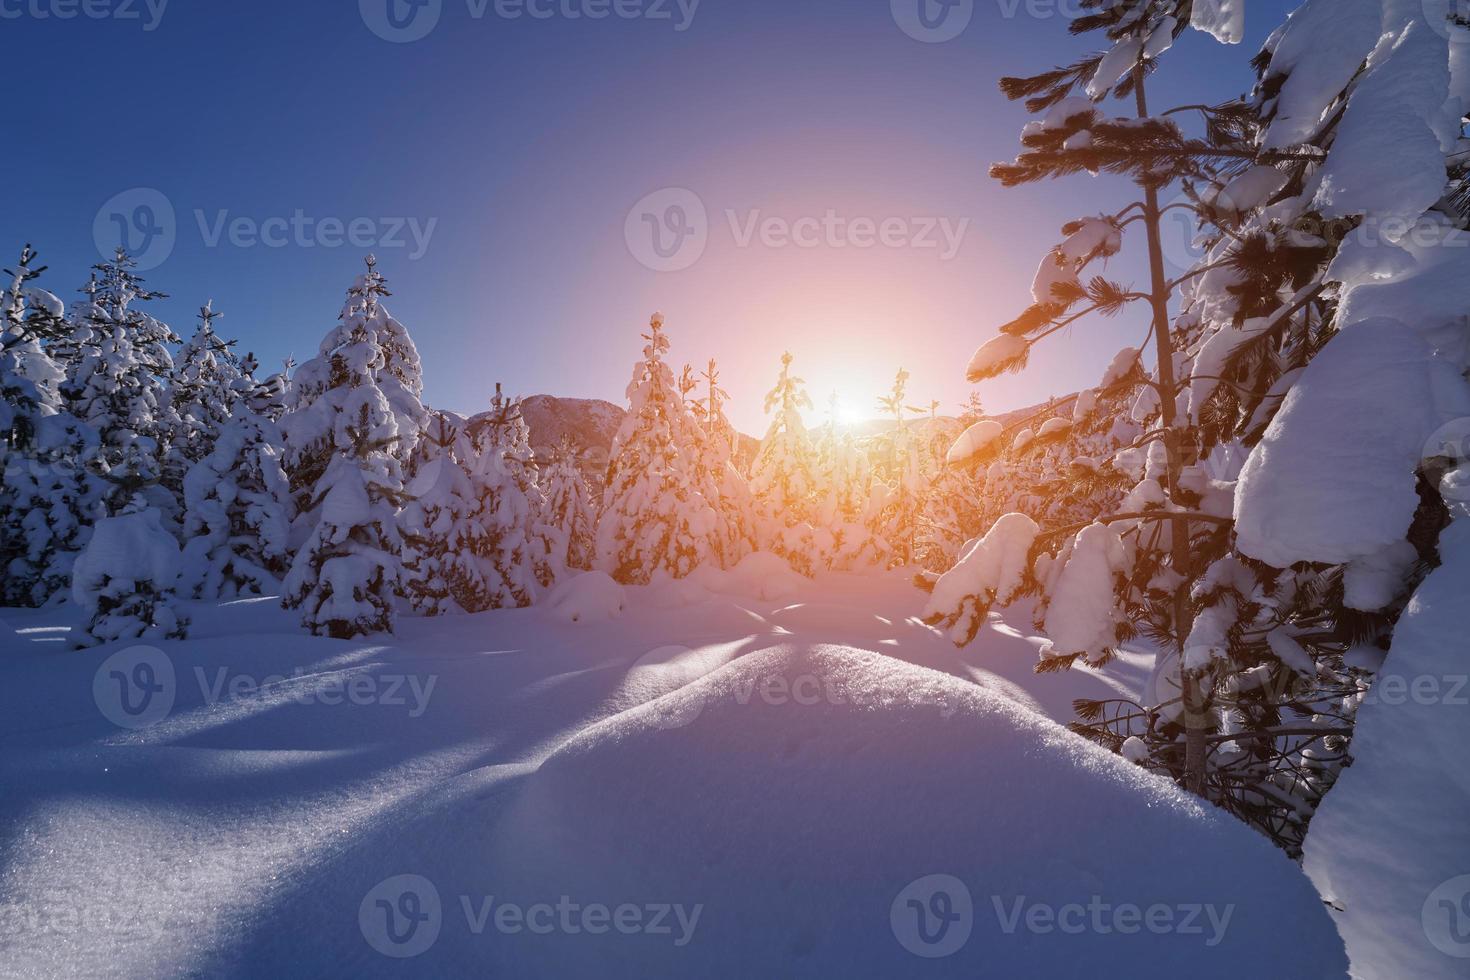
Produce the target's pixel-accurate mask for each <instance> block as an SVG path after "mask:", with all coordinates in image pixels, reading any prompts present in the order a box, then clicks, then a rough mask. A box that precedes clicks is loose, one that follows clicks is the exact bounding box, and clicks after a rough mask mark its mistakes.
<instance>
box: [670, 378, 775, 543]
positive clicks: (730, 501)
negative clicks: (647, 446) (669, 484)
mask: <svg viewBox="0 0 1470 980" xmlns="http://www.w3.org/2000/svg"><path fill="white" fill-rule="evenodd" d="M685 372H686V376H692V372H691V371H690V370H689V369H688V368H685ZM681 387H682V384H681ZM729 399H730V396H729V394H728V393H727V392H726V391H725V390H724V389H723V388H721V387H720V372H719V368H718V366H717V365H716V364H715V361H714V360H713V359H711V360H710V362H709V365H708V367H706V368H705V370H704V372H703V373H701V374H700V375H699V379H698V381H697V382H695V383H694V385H693V386H692V387H691V388H690V390H688V391H686V392H685V400H686V404H688V405H689V407H690V410H691V413H692V420H691V421H692V422H693V423H694V428H693V432H692V439H693V441H694V442H695V445H696V454H695V464H694V478H695V482H696V485H697V486H698V487H699V489H700V492H701V493H703V494H704V498H705V500H707V501H709V503H710V505H711V506H712V507H713V508H714V510H715V519H716V521H717V528H716V534H715V539H714V548H715V551H714V556H713V557H714V558H715V560H716V561H718V562H719V564H720V565H721V566H722V567H724V568H733V567H734V566H735V565H737V564H738V563H739V562H740V559H742V558H744V557H745V556H746V555H748V554H750V552H751V551H752V550H753V549H754V548H755V535H756V524H757V521H756V512H755V498H754V496H753V495H752V494H751V492H750V484H749V483H748V482H747V481H746V479H745V477H744V476H742V475H741V473H740V471H739V470H738V469H737V468H736V467H735V446H736V443H737V441H738V440H739V438H740V436H739V434H738V433H737V432H736V431H735V426H733V425H732V424H731V423H730V420H729V419H728V418H727V417H726V416H725V402H727V401H729Z"/></svg>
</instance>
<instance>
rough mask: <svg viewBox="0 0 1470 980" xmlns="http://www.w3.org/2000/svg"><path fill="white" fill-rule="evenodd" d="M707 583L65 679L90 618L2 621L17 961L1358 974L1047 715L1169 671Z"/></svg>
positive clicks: (658, 972) (866, 590)
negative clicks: (1052, 671) (586, 616)
mask: <svg viewBox="0 0 1470 980" xmlns="http://www.w3.org/2000/svg"><path fill="white" fill-rule="evenodd" d="M711 584H714V585H718V586H720V588H719V590H718V591H709V590H706V589H705V588H703V587H702V586H700V585H699V584H698V583H679V584H678V585H676V586H667V587H663V588H655V587H644V588H632V589H628V590H627V600H628V601H627V608H626V610H625V611H624V612H623V613H622V615H621V616H620V617H618V618H616V619H613V620H610V621H602V622H598V623H596V624H595V625H577V624H574V623H569V622H566V621H564V620H563V619H561V618H559V617H558V616H557V615H556V614H555V613H554V611H552V610H549V609H546V608H531V609H524V610H517V611H500V612H493V613H485V614H482V615H477V616H456V617H444V618H440V619H406V620H404V621H403V622H402V624H401V626H400V630H399V634H398V635H397V636H394V637H368V638H363V639H360V640H355V641H336V640H328V639H315V638H311V637H307V636H303V635H301V632H300V630H299V629H297V627H296V625H295V622H294V618H293V617H292V616H291V615H290V614H289V613H285V612H283V611H282V610H281V609H280V608H279V606H278V605H277V603H276V602H275V601H273V600H270V599H265V600H245V601H240V602H231V603H223V604H205V603H192V604H190V605H189V608H188V610H187V611H188V613H189V615H190V616H191V617H192V618H193V619H194V623H195V632H194V636H193V637H191V639H190V640H189V641H187V642H165V643H160V644H158V646H157V647H156V648H146V647H145V648H133V650H132V651H129V650H125V649H120V648H119V647H120V645H112V646H108V647H102V648H97V649H93V650H83V651H78V652H74V653H72V654H69V655H67V656H65V657H59V656H57V651H58V649H59V648H61V647H63V646H64V636H65V633H66V630H67V628H68V626H74V621H73V620H69V619H68V617H71V616H73V615H74V613H75V611H74V610H69V609H66V608H56V607H52V608H49V609H41V610H15V611H10V610H7V611H6V619H7V620H8V621H9V622H10V623H11V625H13V626H18V627H20V628H22V629H26V630H27V632H28V634H29V635H31V636H34V637H39V638H43V642H28V643H25V644H22V647H21V649H20V650H18V651H17V652H16V653H15V654H14V655H12V656H11V657H10V658H9V668H10V671H11V674H10V678H11V680H10V683H9V684H8V685H7V687H6V690H7V691H11V692H19V693H18V694H17V696H15V697H12V698H11V699H10V701H9V703H8V705H7V710H6V712H5V713H4V715H3V724H0V744H3V745H4V747H5V751H3V752H0V821H3V823H4V825H5V826H6V827H7V828H8V836H9V837H10V838H11V839H12V840H14V841H21V842H24V844H23V846H20V847H17V848H12V853H11V854H10V855H9V857H8V859H7V861H6V867H5V868H4V869H3V871H0V908H8V909H26V910H33V913H34V918H25V919H17V920H16V921H17V922H18V923H24V924H25V926H24V927H22V928H18V929H14V930H8V931H7V930H0V963H4V964H5V967H4V968H3V969H0V973H3V974H5V975H6V976H9V975H15V976H57V977H59V976H78V977H80V976H206V975H207V976H237V977H244V976H270V975H275V976H282V977H286V976H347V975H350V976H359V977H377V976H385V977H386V976H435V977H443V976H468V975H480V976H483V975H495V976H526V977H574V976H608V977H652V976H710V977H723V976H751V975H762V976H782V977H804V976H812V977H817V976H823V977H826V976H865V977H866V976H883V977H898V976H934V977H941V976H942V977H951V976H952V977H967V978H968V977H976V976H1043V977H1061V976H1079V977H1081V976H1087V977H1094V976H1190V977H1201V978H1204V977H1227V976H1230V977H1239V976H1261V977H1293V978H1296V977H1302V978H1308V977H1312V978H1315V977H1326V976H1339V977H1340V976H1342V975H1343V972H1344V969H1345V962H1344V953H1343V948H1342V943H1341V941H1340V940H1339V939H1338V938H1337V935H1336V933H1335V931H1334V929H1333V926H1332V923H1331V921H1330V919H1329V918H1328V914H1327V911H1326V909H1325V908H1324V906H1323V905H1322V903H1321V901H1320V900H1319V899H1318V897H1317V895H1316V893H1315V891H1314V890H1313V889H1312V888H1311V886H1310V885H1309V884H1308V882H1307V880H1306V878H1305V876H1304V875H1303V874H1302V873H1301V871H1300V870H1299V869H1298V868H1297V867H1295V866H1294V865H1293V864H1292V863H1291V862H1290V861H1288V860H1287V859H1286V858H1285V857H1284V856H1282V855H1281V854H1280V853H1279V852H1277V851H1275V850H1274V849H1273V848H1272V847H1271V845H1270V843H1269V842H1267V841H1266V840H1265V839H1264V838H1262V837H1260V836H1258V835H1256V834H1254V833H1253V832H1251V831H1250V830H1249V829H1248V828H1246V827H1245V826H1243V825H1241V824H1239V823H1238V822H1236V821H1234V820H1233V819H1231V818H1230V817H1228V816H1225V815H1223V814H1221V813H1220V812H1218V811H1216V810H1214V809H1212V808H1210V807H1207V806H1203V805H1201V804H1199V803H1198V802H1195V801H1193V800H1192V799H1190V798H1188V797H1186V796H1184V795H1183V794H1181V793H1180V792H1178V791H1177V790H1175V789H1174V788H1173V787H1172V786H1171V785H1170V784H1169V783H1167V782H1165V781H1162V780H1159V779H1156V778H1154V777H1151V776H1149V775H1147V774H1145V773H1144V772H1142V771H1141V770H1138V769H1136V768H1134V767H1132V766H1130V765H1128V764H1127V763H1125V762H1124V761H1123V760H1121V759H1120V758H1118V757H1117V756H1114V755H1110V754H1108V753H1106V752H1104V751H1102V750H1101V749H1098V748H1096V747H1094V746H1092V745H1090V744H1089V743H1087V742H1085V741H1083V740H1082V739H1079V738H1076V737H1075V736H1073V735H1071V734H1069V733H1067V732H1066V731H1065V729H1063V728H1062V727H1061V725H1060V724H1058V723H1057V722H1058V720H1065V719H1068V718H1070V717H1071V706H1070V701H1071V699H1073V698H1076V697H1099V696H1107V695H1108V694H1110V693H1111V694H1114V695H1117V694H1121V693H1125V692H1128V691H1136V690H1137V685H1138V684H1141V683H1142V682H1143V678H1144V676H1145V675H1146V672H1147V658H1142V657H1138V658H1135V657H1131V656H1128V657H1125V658H1124V659H1123V660H1121V661H1119V662H1118V663H1117V664H1114V665H1112V666H1110V667H1109V668H1108V670H1107V671H1097V672H1092V671H1089V672H1081V671H1078V672H1074V673H1072V674H1069V675H1065V676H1057V675H1048V676H1046V677H1038V676H1037V675H1036V674H1035V673H1034V672H1033V668H1034V664H1035V663H1036V651H1037V648H1038V647H1039V645H1040V643H1041V640H1040V639H1039V638H1037V637H1034V636H1032V635H1030V633H1029V631H1028V630H1027V629H1026V628H1025V627H1023V626H1020V624H1021V623H1023V622H1024V620H1025V616H1024V614H1023V615H1019V616H1017V617H1016V619H1015V620H1014V622H1015V624H1016V627H1017V628H1013V627H1012V626H1009V625H1007V624H1006V623H1004V622H1002V621H1001V620H1000V619H999V618H998V617H997V618H996V619H994V620H993V621H992V627H991V628H988V629H987V630H986V631H985V632H984V634H983V637H982V640H981V642H977V643H976V644H975V645H974V646H973V647H971V648H968V649H966V650H958V649H956V648H955V647H954V646H953V645H952V644H950V643H949V641H948V640H947V639H946V638H944V637H943V636H940V635H939V634H938V633H936V632H934V631H932V630H929V629H927V628H925V627H924V626H922V625H921V624H919V623H918V622H917V620H916V618H915V617H916V616H917V614H918V611H919V610H920V608H921V606H922V603H923V596H922V594H921V593H919V592H918V591H917V590H915V589H913V588H912V587H911V586H909V585H908V584H907V581H906V576H905V575H902V574H893V575H870V576H854V575H841V576H828V577H825V578H824V579H822V580H820V581H818V582H815V583H806V584H805V585H804V586H802V591H801V594H800V595H799V596H787V597H784V598H780V599H775V598H772V599H768V600H762V599H758V598H756V597H755V595H756V594H757V593H758V592H759V591H762V588H763V585H764V584H763V583H759V582H757V583H743V584H742V583H740V582H737V581H733V580H728V581H726V580H720V581H715V582H712V583H711ZM140 649H141V650H142V651H143V652H142V653H139V652H138V651H139V650H140ZM150 651H151V652H150ZM878 651H881V653H879V652H878ZM900 658H902V659H900ZM905 661H907V662H905ZM142 666H147V667H148V668H149V671H148V673H147V678H148V680H149V683H150V684H151V685H152V686H153V688H154V690H155V691H156V692H157V694H156V695H155V697H161V698H163V701H162V702H159V705H160V707H161V709H162V710H161V711H159V712H156V713H153V714H151V715H149V716H148V717H146V718H140V717H137V716H134V715H130V714H128V713H127V712H126V711H124V710H122V709H124V708H125V707H126V702H125V701H123V700H121V698H122V696H123V695H122V693H121V692H120V691H119V690H118V685H117V683H115V682H116V681H117V679H118V678H119V677H121V678H127V677H131V676H136V675H138V673H139V668H140V667H142ZM150 708H151V703H150ZM940 876H943V877H940ZM563 896H565V907H566V910H565V912H563V911H562V910H561V909H562V906H563V904H564V903H563V899H562V897H563ZM548 904H549V905H550V910H549V911H548ZM1094 908H1095V909H1096V910H1097V911H1096V912H1094V911H1093V909H1094ZM635 911H636V913H637V921H636V922H635V921H634V913H635ZM604 913H609V914H608V915H604ZM920 914H924V915H926V916H928V918H927V919H925V920H924V921H923V922H920V920H919V918H918V916H919V915H920ZM1017 914H1019V915H1020V918H1019V919H1017V918H1016V917H1015V916H1016V915H1017ZM546 915H550V916H551V919H550V920H549V921H550V924H551V932H550V933H549V934H545V933H544V927H545V925H546V921H544V920H545V916H546ZM1212 915H1213V917H1212ZM956 916H959V918H955V917H956ZM1048 916H1051V918H1049V917H1048ZM1095 916H1097V917H1100V918H1095ZM1140 916H1142V917H1141V918H1140ZM1227 917H1228V918H1227ZM32 922H34V923H35V924H36V927H35V928H31V927H30V923H32ZM1079 923H1080V924H1081V927H1080V929H1079V927H1078V926H1079ZM533 926H534V928H533ZM752 937H756V938H755V939H753V938H752ZM593 964H595V969H594V968H590V967H591V966H592V965H593Z"/></svg>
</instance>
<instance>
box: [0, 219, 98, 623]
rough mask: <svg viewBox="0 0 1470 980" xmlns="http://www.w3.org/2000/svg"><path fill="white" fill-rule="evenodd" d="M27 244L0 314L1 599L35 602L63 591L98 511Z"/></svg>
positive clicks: (49, 307)
mask: <svg viewBox="0 0 1470 980" xmlns="http://www.w3.org/2000/svg"><path fill="white" fill-rule="evenodd" d="M35 261H36V253H35V251H34V250H32V249H31V247H30V246H29V245H28V246H26V247H25V248H24V249H23V250H22V251H21V256H20V263H19V265H18V266H17V267H16V269H15V270H14V271H11V270H6V274H7V275H9V276H10V277H11V285H10V287H9V289H7V290H6V292H5V294H4V297H3V303H4V307H3V310H0V315H3V322H0V454H3V455H0V568H3V569H4V586H3V590H0V602H3V603H4V604H7V605H28V606H33V605H41V604H43V603H45V602H47V601H49V600H50V599H52V598H54V597H57V596H59V595H62V594H64V591H65V590H66V588H67V586H68V585H69V583H70V581H71V566H72V561H73V560H74V558H75V555H76V553H77V552H78V551H80V550H81V548H82V546H83V545H84V544H85V543H86V539H87V535H88V534H89V533H90V530H91V525H92V523H93V522H94V521H95V520H97V519H98V518H99V517H100V516H101V505H102V499H101V498H102V487H101V486H100V485H99V483H98V481H97V480H96V479H95V478H94V477H93V476H92V474H91V472H90V471H89V470H88V468H87V467H88V465H89V463H90V461H91V460H92V458H93V457H94V456H95V454H96V452H97V449H98V442H97V436H96V434H95V433H94V432H93V431H92V429H91V428H90V427H88V426H86V425H85V424H83V423H81V422H78V421H77V420H76V419H75V418H74V417H73V416H72V415H71V414H70V413H68V412H67V411H66V405H65V399H64V398H63V396H62V392H61V387H62V384H63V382H64V380H65V376H66V371H65V365H64V364H63V363H58V362H57V360H56V359H55V358H54V357H53V356H52V353H51V349H50V345H51V344H52V343H53V342H54V341H56V340H57V339H58V338H60V337H62V336H64V335H65V334H66V332H67V325H66V320H65V310H64V309H63V307H62V304H61V301H60V300H58V299H57V298H56V297H55V296H53V295H51V294H50V293H48V292H46V291H45V290H42V289H40V288H38V287H35V286H33V285H31V283H32V282H34V281H35V279H36V278H38V277H39V276H40V275H41V273H42V272H43V271H45V267H44V266H43V267H40V268H35V267H34V264H35Z"/></svg>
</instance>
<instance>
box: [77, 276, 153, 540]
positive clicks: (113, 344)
mask: <svg viewBox="0 0 1470 980" xmlns="http://www.w3.org/2000/svg"><path fill="white" fill-rule="evenodd" d="M136 266H137V263H136V262H135V261H134V260H133V259H132V257H131V256H129V255H128V253H127V252H126V251H125V250H124V249H121V248H119V249H118V250H117V254H116V255H115V256H114V257H113V259H112V260H111V261H109V262H104V263H102V264H100V265H97V266H95V267H94V275H93V277H92V280H91V281H90V282H89V283H88V284H87V286H86V287H85V289H84V290H83V292H84V294H85V295H86V297H87V299H86V300H85V301H84V302H82V303H80V304H78V306H77V307H76V308H75V309H74V311H73V312H74V317H73V323H72V326H73V330H72V332H71V335H70V336H69V337H68V338H67V339H65V340H64V341H63V342H62V343H61V344H60V345H59V346H60V349H61V350H62V351H63V352H64V356H65V357H66V359H67V379H66V381H65V382H64V384H63V386H62V391H63V393H64V394H65V395H66V399H67V407H68V410H69V411H70V412H71V413H72V414H73V415H75V416H76V417H77V418H78V419H80V420H81V421H83V422H86V423H87V424H88V425H90V426H92V427H93V428H94V429H95V430H96V431H97V434H98V436H99V437H100V439H101V444H102V457H101V459H100V460H99V465H98V474H99V476H100V478H101V479H102V480H103V481H104V482H105V484H106V485H107V487H108V492H107V494H106V502H107V508H108V512H109V513H113V514H117V513H122V512H123V511H124V510H137V509H139V508H142V507H157V508H158V509H159V510H160V511H161V512H162V514H163V517H164V520H165V523H166V524H168V525H170V526H174V525H176V522H177V520H178V517H179V511H180V501H179V499H178V497H177V495H176V494H174V493H172V492H170V491H169V490H168V489H167V488H166V487H164V486H163V485H162V476H163V459H164V456H165V454H166V453H167V452H168V449H169V446H170V445H171V444H172V443H173V441H174V440H175V439H176V438H177V437H178V434H179V422H178V416H177V414H176V413H175V412H174V408H173V404H172V400H171V392H170V390H169V386H168V378H169V375H170V373H171V372H172V370H173V355H172V354H171V353H170V352H169V347H170V345H174V344H177V343H179V338H178V337H177V336H176V335H175V334H174V332H173V330H172V329H171V328H170V327H169V326H168V325H167V324H166V323H163V322H161V321H159V320H157V319H155V318H154V317H152V316H150V315H149V314H147V313H144V312H143V311H141V310H140V309H138V308H137V307H136V306H135V304H138V303H146V302H150V301H153V300H157V299H163V298H165V294H163V293H156V292H152V291H150V290H148V289H147V288H145V287H144V285H143V279H142V278H141V277H140V276H138V275H137V274H136V273H134V271H133V270H134V268H136Z"/></svg>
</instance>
